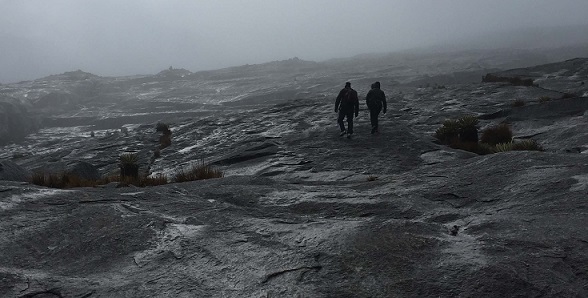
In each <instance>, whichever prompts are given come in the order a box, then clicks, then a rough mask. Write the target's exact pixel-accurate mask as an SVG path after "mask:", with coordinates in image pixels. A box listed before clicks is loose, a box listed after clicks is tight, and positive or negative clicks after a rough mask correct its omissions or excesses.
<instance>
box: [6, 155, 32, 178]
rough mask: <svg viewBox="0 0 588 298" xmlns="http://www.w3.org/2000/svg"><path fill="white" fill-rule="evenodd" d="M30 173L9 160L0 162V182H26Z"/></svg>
mask: <svg viewBox="0 0 588 298" xmlns="http://www.w3.org/2000/svg"><path fill="white" fill-rule="evenodd" d="M30 177H31V173H30V172H29V171H28V170H27V169H25V168H23V167H21V166H19V165H18V164H16V163H14V162H12V161H10V160H0V180H6V181H21V182H27V181H29V180H30Z"/></svg>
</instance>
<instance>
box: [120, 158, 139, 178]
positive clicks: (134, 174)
mask: <svg viewBox="0 0 588 298" xmlns="http://www.w3.org/2000/svg"><path fill="white" fill-rule="evenodd" d="M138 161H139V157H138V156H137V154H135V153H124V154H121V156H120V163H119V168H120V176H121V178H123V177H130V178H133V179H139V164H138Z"/></svg>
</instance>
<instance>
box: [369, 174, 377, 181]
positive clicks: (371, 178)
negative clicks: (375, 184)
mask: <svg viewBox="0 0 588 298" xmlns="http://www.w3.org/2000/svg"><path fill="white" fill-rule="evenodd" d="M376 180H378V176H374V175H369V176H368V177H367V181H370V182H372V181H376Z"/></svg>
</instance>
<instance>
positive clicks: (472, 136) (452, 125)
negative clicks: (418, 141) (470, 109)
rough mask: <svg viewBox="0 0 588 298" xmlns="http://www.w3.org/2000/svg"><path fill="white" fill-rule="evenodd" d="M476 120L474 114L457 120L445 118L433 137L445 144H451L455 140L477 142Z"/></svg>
mask: <svg viewBox="0 0 588 298" xmlns="http://www.w3.org/2000/svg"><path fill="white" fill-rule="evenodd" d="M478 122H479V121H478V118H476V117H475V116H464V117H461V118H459V119H457V120H453V119H447V120H445V121H443V125H442V126H441V127H440V128H438V129H437V130H436V131H435V137H436V138H437V139H438V140H439V141H441V143H443V144H446V145H451V144H452V143H454V142H455V141H456V140H460V141H462V142H478Z"/></svg>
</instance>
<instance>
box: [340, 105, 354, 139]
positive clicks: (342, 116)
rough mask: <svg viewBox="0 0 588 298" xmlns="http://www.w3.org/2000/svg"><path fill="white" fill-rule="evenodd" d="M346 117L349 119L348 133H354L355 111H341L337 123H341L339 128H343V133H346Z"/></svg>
mask: <svg viewBox="0 0 588 298" xmlns="http://www.w3.org/2000/svg"><path fill="white" fill-rule="evenodd" d="M345 117H347V133H353V110H350V111H346V110H344V109H340V110H339V118H337V123H339V128H341V131H345V123H344V122H343V119H345Z"/></svg>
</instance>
